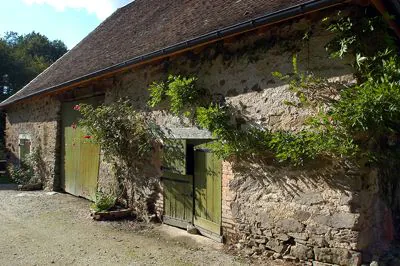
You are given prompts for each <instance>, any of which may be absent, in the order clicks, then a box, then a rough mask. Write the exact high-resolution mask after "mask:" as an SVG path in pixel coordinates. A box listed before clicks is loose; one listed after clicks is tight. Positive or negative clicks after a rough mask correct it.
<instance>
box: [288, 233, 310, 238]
mask: <svg viewBox="0 0 400 266" xmlns="http://www.w3.org/2000/svg"><path fill="white" fill-rule="evenodd" d="M288 235H289V236H291V237H293V238H294V239H295V240H298V239H300V240H307V239H308V234H307V233H288Z"/></svg>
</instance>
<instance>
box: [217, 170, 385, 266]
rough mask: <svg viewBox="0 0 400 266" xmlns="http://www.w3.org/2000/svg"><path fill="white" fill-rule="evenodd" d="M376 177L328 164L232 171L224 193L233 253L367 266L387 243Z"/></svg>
mask: <svg viewBox="0 0 400 266" xmlns="http://www.w3.org/2000/svg"><path fill="white" fill-rule="evenodd" d="M249 169H251V171H249ZM377 177H378V176H377V171H374V170H371V169H364V170H354V168H353V167H346V166H343V165H340V164H333V163H326V164H323V165H313V166H310V167H309V168H308V169H302V170H299V169H291V168H288V167H278V166H274V165H271V164H270V165H263V166H260V165H253V166H251V167H249V166H246V167H240V166H239V165H236V166H235V167H234V169H233V179H232V177H229V178H231V181H230V182H229V187H230V190H231V191H232V193H233V199H234V200H233V201H232V202H231V204H230V207H231V210H232V214H233V217H234V219H235V221H236V222H237V223H238V226H237V228H238V230H237V232H238V235H239V241H238V243H239V244H238V245H237V247H238V248H240V249H242V250H243V251H244V252H245V253H246V254H247V255H249V256H258V255H261V254H263V255H266V256H275V257H281V256H288V257H289V258H290V256H292V257H295V258H299V259H301V260H305V261H306V260H316V261H322V262H326V263H333V264H339V265H359V264H360V263H361V260H362V259H364V260H367V261H368V260H371V259H372V254H378V253H379V250H376V247H377V246H379V248H382V246H381V245H380V244H384V243H386V245H387V244H388V243H389V242H390V240H389V241H388V239H386V234H387V233H388V232H385V228H383V226H382V225H383V224H384V222H383V220H385V218H384V217H385V212H387V211H388V210H387V208H386V209H384V208H383V209H382V207H383V205H382V202H381V201H379V189H378V178H377ZM223 182H224V181H223ZM377 219H378V220H379V221H377ZM386 219H387V218H386ZM385 222H389V223H390V222H391V220H390V219H389V220H387V221H385ZM361 251H363V254H361ZM361 255H363V258H362V257H361Z"/></svg>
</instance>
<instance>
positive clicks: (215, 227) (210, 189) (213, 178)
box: [193, 148, 222, 241]
mask: <svg viewBox="0 0 400 266" xmlns="http://www.w3.org/2000/svg"><path fill="white" fill-rule="evenodd" d="M221 176H222V161H221V160H220V159H219V158H218V157H217V156H215V155H214V154H213V153H211V152H209V151H208V150H205V149H200V148H199V149H195V151H194V192H195V193H194V194H195V202H194V206H195V207H194V219H193V223H194V225H195V226H196V228H197V229H199V231H200V232H201V233H202V234H203V235H206V236H208V237H210V238H213V239H216V240H218V241H222V238H221V212H222V209H221Z"/></svg>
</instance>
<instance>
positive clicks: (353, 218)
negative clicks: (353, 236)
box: [312, 213, 359, 229]
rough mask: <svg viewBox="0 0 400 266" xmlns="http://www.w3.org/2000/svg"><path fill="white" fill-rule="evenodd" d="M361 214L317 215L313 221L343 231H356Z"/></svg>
mask: <svg viewBox="0 0 400 266" xmlns="http://www.w3.org/2000/svg"><path fill="white" fill-rule="evenodd" d="M358 218H359V214H356V213H334V214H332V215H330V216H326V215H315V216H313V217H312V219H313V220H314V221H315V222H316V223H319V224H322V225H326V226H330V227H333V228H337V229H341V228H348V229H354V228H355V227H356V225H357V222H358Z"/></svg>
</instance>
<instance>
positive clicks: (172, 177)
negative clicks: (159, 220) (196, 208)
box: [162, 172, 193, 229]
mask: <svg viewBox="0 0 400 266" xmlns="http://www.w3.org/2000/svg"><path fill="white" fill-rule="evenodd" d="M162 180H163V184H164V215H163V222H164V223H166V224H169V225H172V226H176V227H181V228H184V229H186V227H187V225H188V224H191V223H192V220H193V193H192V191H193V176H191V175H182V174H174V173H167V172H166V173H164V175H163V178H162Z"/></svg>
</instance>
